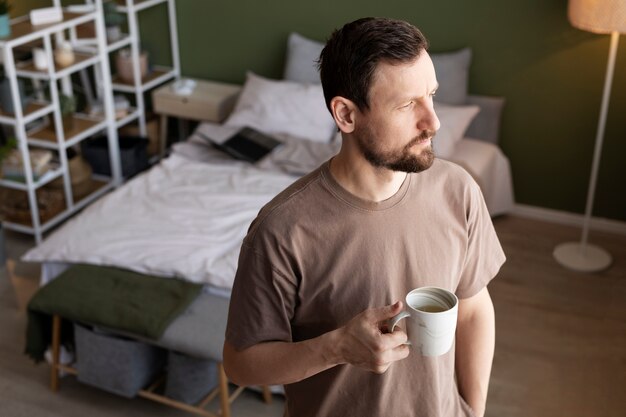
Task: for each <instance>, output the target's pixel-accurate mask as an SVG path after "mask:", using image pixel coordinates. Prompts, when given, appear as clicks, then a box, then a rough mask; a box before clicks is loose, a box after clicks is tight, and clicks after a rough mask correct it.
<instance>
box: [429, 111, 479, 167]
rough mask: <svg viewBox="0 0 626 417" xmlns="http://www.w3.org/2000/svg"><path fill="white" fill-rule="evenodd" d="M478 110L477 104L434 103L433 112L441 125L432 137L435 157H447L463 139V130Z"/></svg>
mask: <svg viewBox="0 0 626 417" xmlns="http://www.w3.org/2000/svg"><path fill="white" fill-rule="evenodd" d="M479 111H480V107H478V106H449V105H446V104H443V103H435V113H437V117H438V118H439V121H440V122H441V127H440V128H439V130H438V131H437V134H436V135H435V137H434V138H433V150H434V152H435V156H436V157H437V158H444V159H445V158H449V157H450V156H451V155H452V153H453V152H454V148H455V147H456V144H457V143H458V142H459V141H460V140H461V139H463V136H464V135H465V131H466V130H467V128H468V127H469V125H470V123H472V120H474V117H476V115H477V114H478V112H479Z"/></svg>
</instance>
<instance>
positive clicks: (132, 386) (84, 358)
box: [74, 323, 165, 398]
mask: <svg viewBox="0 0 626 417" xmlns="http://www.w3.org/2000/svg"><path fill="white" fill-rule="evenodd" d="M74 337H75V342H76V358H77V362H76V369H77V371H78V380H79V381H80V382H83V383H85V384H88V385H92V386H95V387H97V388H100V389H103V390H105V391H108V392H112V393H114V394H118V395H121V396H123V397H127V398H132V397H134V396H135V395H137V392H139V390H141V389H142V388H144V387H145V386H146V385H148V384H149V383H150V382H151V381H152V380H153V379H154V378H155V376H156V375H157V374H158V373H159V372H160V371H161V370H162V369H163V364H164V362H165V360H164V359H165V351H164V350H163V349H160V348H158V347H156V346H152V345H148V344H146V343H141V342H138V341H136V340H132V339H126V338H122V337H117V336H114V335H111V334H109V333H103V332H98V331H94V330H91V329H89V328H87V327H85V326H82V325H80V324H76V323H75V324H74Z"/></svg>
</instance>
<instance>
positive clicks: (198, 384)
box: [165, 351, 217, 404]
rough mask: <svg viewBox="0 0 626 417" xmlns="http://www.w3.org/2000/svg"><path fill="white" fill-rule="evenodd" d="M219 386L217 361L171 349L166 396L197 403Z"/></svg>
mask: <svg viewBox="0 0 626 417" xmlns="http://www.w3.org/2000/svg"><path fill="white" fill-rule="evenodd" d="M216 386H217V362H215V361H212V360H207V359H196V358H192V357H190V356H187V355H183V354H182V353H177V352H174V351H169V353H168V358H167V379H166V382H165V396H166V397H169V398H171V399H173V400H176V401H181V402H184V403H186V404H196V403H198V402H199V401H200V400H202V398H204V397H205V396H206V395H207V394H208V393H209V392H211V390H213V389H214V388H215V387H216Z"/></svg>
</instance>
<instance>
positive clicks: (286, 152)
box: [23, 124, 513, 294]
mask: <svg viewBox="0 0 626 417" xmlns="http://www.w3.org/2000/svg"><path fill="white" fill-rule="evenodd" d="M232 133H233V130H232V128H230V130H228V128H225V127H222V126H218V125H211V124H203V125H201V126H200V128H199V129H198V130H197V131H196V133H195V134H194V135H193V136H192V137H191V138H190V140H188V141H186V142H184V143H180V144H177V145H175V150H174V154H173V155H171V156H170V157H169V158H167V159H165V160H163V161H162V162H161V163H159V164H158V165H156V166H155V167H153V168H152V169H150V170H149V171H147V172H145V173H143V174H141V175H139V176H138V177H136V178H134V179H132V180H131V181H129V182H128V183H126V184H125V185H123V186H122V187H120V188H119V189H117V190H115V191H113V192H112V193H110V194H108V195H106V196H105V197H103V198H101V199H100V200H98V201H96V202H95V203H93V204H92V205H91V206H89V207H88V208H86V209H85V210H84V211H83V212H81V213H80V214H79V215H77V216H75V217H74V218H72V219H71V220H69V221H68V222H66V223H65V224H64V225H62V226H61V227H60V228H59V229H58V230H56V231H55V232H54V233H53V234H52V235H50V236H49V237H48V238H47V239H45V240H44V241H43V242H42V243H41V244H40V245H39V246H37V247H35V248H33V249H32V250H30V251H29V252H28V253H26V255H25V256H24V257H23V260H25V261H33V262H44V263H46V264H47V265H53V266H54V264H53V263H60V264H63V265H65V264H70V263H89V264H96V265H110V266H116V267H120V268H126V269H130V270H133V271H137V272H142V273H146V274H151V275H158V276H164V277H179V278H182V279H185V280H188V281H192V282H197V283H203V284H209V285H208V286H209V287H210V288H211V287H212V288H214V289H217V290H220V291H221V290H224V291H225V292H226V294H227V293H228V292H229V291H230V289H231V288H232V284H233V280H234V277H235V271H236V268H237V259H238V257H239V248H240V246H241V242H242V241H243V238H244V237H245V235H246V232H247V230H248V227H249V225H250V222H251V221H252V220H253V219H254V218H255V217H256V215H257V213H258V212H259V210H260V209H261V207H263V205H265V204H266V203H267V202H269V201H270V200H271V199H272V198H273V197H274V196H275V195H276V194H277V193H279V192H280V191H281V190H283V189H284V188H285V187H287V186H288V185H289V184H291V183H292V182H293V181H295V180H296V179H297V178H298V176H299V175H301V174H303V173H305V172H309V171H311V170H313V169H315V168H316V167H318V166H319V165H320V164H322V163H323V162H324V161H326V160H328V159H329V158H330V157H331V156H332V155H334V154H335V153H336V152H337V151H338V148H339V146H340V143H339V141H335V142H333V143H331V144H323V143H318V142H309V141H302V140H292V139H289V138H285V137H283V138H282V139H284V140H285V143H286V144H285V145H284V146H283V147H281V148H279V149H277V150H275V151H274V152H273V153H272V155H271V156H270V157H268V158H266V159H265V160H263V161H262V163H260V164H259V165H258V166H254V165H250V164H248V163H245V162H237V161H234V160H232V159H230V157H228V156H225V155H223V154H221V153H219V152H218V151H216V150H214V149H212V148H211V147H209V146H207V144H206V140H205V139H203V136H205V137H207V136H208V137H212V138H215V139H217V140H218V141H219V140H220V138H225V137H228V136H229V135H230V134H232ZM461 142H462V146H457V148H459V150H460V152H459V154H460V155H458V156H457V157H453V158H450V159H451V160H452V161H454V162H458V163H459V164H461V165H462V166H464V167H465V168H466V169H467V170H468V171H469V172H470V173H471V174H472V175H473V176H474V178H476V180H477V182H478V183H479V185H480V186H481V188H482V189H483V194H484V195H485V200H486V202H487V205H488V207H489V210H490V212H491V214H492V215H494V214H501V213H504V212H506V211H508V210H509V209H510V208H511V207H512V205H513V199H512V188H511V185H510V184H511V181H510V172H509V170H510V168H509V166H508V160H507V159H506V157H504V155H503V154H502V153H501V151H500V150H499V149H498V148H497V147H496V146H494V145H491V144H485V143H482V142H477V141H473V140H467V141H466V140H462V141H461ZM461 151H462V152H461ZM461 154H462V155H461ZM48 269H54V268H48ZM58 272H59V270H58V269H57V271H56V273H58ZM47 278H51V277H47ZM47 278H46V277H44V279H45V280H47Z"/></svg>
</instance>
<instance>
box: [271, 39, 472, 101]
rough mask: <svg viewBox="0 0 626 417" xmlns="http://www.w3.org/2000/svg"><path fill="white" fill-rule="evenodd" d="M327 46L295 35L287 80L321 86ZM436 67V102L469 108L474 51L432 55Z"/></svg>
mask: <svg viewBox="0 0 626 417" xmlns="http://www.w3.org/2000/svg"><path fill="white" fill-rule="evenodd" d="M323 48H324V44H323V43H321V42H318V41H314V40H312V39H309V38H305V37H304V36H302V35H300V34H298V33H295V32H292V33H291V34H289V39H288V41H287V57H286V61H285V71H284V74H283V78H284V79H285V80H289V81H296V82H299V83H316V84H319V83H320V82H321V81H320V74H319V72H318V70H317V59H318V58H319V56H320V53H321V52H322V49H323ZM430 56H431V58H432V60H433V63H434V64H435V71H436V72H437V80H438V81H439V89H438V90H437V96H436V98H435V100H437V101H440V102H441V103H446V104H466V103H467V94H468V93H467V85H468V78H469V67H470V63H471V61H472V50H471V49H470V48H463V49H461V50H458V51H456V52H448V53H437V54H431V55H430Z"/></svg>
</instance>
